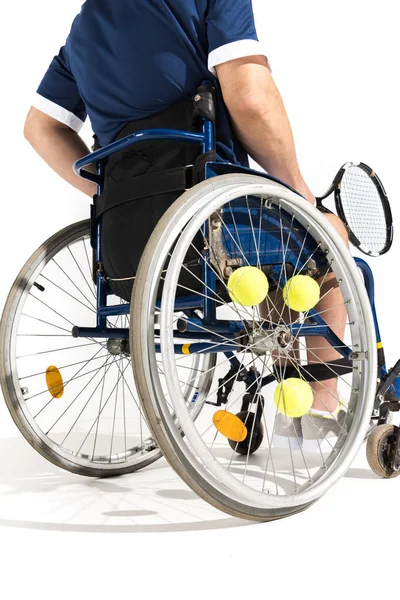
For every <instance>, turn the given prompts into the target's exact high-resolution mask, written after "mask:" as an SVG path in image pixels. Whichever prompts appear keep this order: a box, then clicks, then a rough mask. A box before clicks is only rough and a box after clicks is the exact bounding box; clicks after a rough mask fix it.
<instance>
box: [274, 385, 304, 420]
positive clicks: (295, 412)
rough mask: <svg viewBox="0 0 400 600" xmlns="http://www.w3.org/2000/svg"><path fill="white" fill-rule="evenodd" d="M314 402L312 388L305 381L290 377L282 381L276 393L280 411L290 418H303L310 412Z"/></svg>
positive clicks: (276, 402)
mask: <svg viewBox="0 0 400 600" xmlns="http://www.w3.org/2000/svg"><path fill="white" fill-rule="evenodd" d="M313 401H314V394H313V391H312V389H311V386H310V385H309V384H308V383H307V382H306V381H304V380H303V379H297V378H296V377H290V378H289V379H285V380H284V381H281V383H280V384H279V385H278V387H277V388H276V390H275V393H274V402H275V404H276V406H277V407H278V411H279V412H280V413H282V414H283V415H285V414H286V416H288V417H292V418H295V417H302V416H303V415H305V414H306V413H308V411H309V410H310V408H311V406H312V403H313Z"/></svg>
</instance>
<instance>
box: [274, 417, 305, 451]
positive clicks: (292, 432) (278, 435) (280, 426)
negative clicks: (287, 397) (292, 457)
mask: <svg viewBox="0 0 400 600" xmlns="http://www.w3.org/2000/svg"><path fill="white" fill-rule="evenodd" d="M302 443H303V434H302V430H301V419H300V418H294V419H292V418H291V417H287V416H286V415H283V414H282V413H278V414H277V415H276V417H275V429H274V435H273V438H272V445H273V446H274V448H290V450H299V449H300V448H301V446H302Z"/></svg>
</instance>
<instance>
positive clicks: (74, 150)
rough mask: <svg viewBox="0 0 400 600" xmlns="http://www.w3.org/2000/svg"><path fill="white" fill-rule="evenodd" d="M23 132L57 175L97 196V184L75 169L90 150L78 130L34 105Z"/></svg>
mask: <svg viewBox="0 0 400 600" xmlns="http://www.w3.org/2000/svg"><path fill="white" fill-rule="evenodd" d="M24 135H25V138H26V139H27V140H28V142H29V143H30V144H31V146H33V148H34V149H35V150H36V152H37V153H38V154H39V155H40V156H41V157H42V158H43V159H44V160H45V161H46V163H47V164H48V165H49V166H50V167H51V168H52V169H53V170H54V171H55V172H56V173H58V175H60V176H61V177H62V178H63V179H65V181H67V182H68V183H70V184H71V185H73V186H74V187H75V188H77V189H78V190H80V191H81V192H83V193H84V194H87V195H88V196H90V197H93V196H94V194H95V193H96V184H95V183H92V182H91V181H87V180H86V179H82V178H81V177H78V176H77V175H75V173H74V172H73V169H72V167H73V165H74V163H75V162H76V161H77V160H79V159H80V158H82V157H83V156H85V155H86V154H89V153H90V151H89V148H88V147H87V146H86V144H85V143H84V142H83V140H82V139H81V138H80V137H79V135H78V134H77V133H75V131H73V130H72V129H71V128H70V127H68V126H67V125H64V124H63V123H60V122H59V121H57V120H56V119H53V117H50V116H48V115H46V114H45V113H43V112H42V111H40V110H38V109H37V108H34V107H32V108H31V109H30V111H29V113H28V116H27V118H26V122H25V128H24ZM92 170H93V171H94V169H92Z"/></svg>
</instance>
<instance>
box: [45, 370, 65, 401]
mask: <svg viewBox="0 0 400 600" xmlns="http://www.w3.org/2000/svg"><path fill="white" fill-rule="evenodd" d="M46 384H47V389H48V390H49V392H50V394H51V395H52V396H53V398H61V396H62V395H63V394H64V382H63V378H62V375H61V373H60V371H59V370H58V369H57V367H48V368H47V370H46Z"/></svg>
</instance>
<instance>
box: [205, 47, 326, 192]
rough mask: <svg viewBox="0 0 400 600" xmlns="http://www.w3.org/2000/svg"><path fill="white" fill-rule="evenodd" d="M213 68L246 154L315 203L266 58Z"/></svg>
mask: <svg viewBox="0 0 400 600" xmlns="http://www.w3.org/2000/svg"><path fill="white" fill-rule="evenodd" d="M216 71H217V75H218V79H219V82H220V85H221V89H222V94H223V97H224V101H225V104H226V106H227V108H228V111H229V113H230V116H231V119H232V124H233V128H234V130H235V133H236V136H237V138H238V139H239V140H240V142H241V143H242V145H243V147H244V148H245V150H246V151H247V153H248V154H249V155H250V156H251V157H252V158H253V159H254V160H255V161H256V162H257V163H258V164H259V165H260V166H261V167H262V168H263V169H265V170H266V171H267V172H268V173H270V174H271V175H274V176H275V177H278V178H279V179H282V181H284V182H285V183H287V184H288V185H290V186H291V187H293V188H294V189H296V190H297V191H298V192H300V194H302V195H303V196H304V197H305V198H306V199H307V200H308V202H310V203H311V204H315V198H314V196H313V194H312V193H311V191H310V190H309V188H308V186H307V185H306V183H305V181H304V179H303V177H302V175H301V173H300V169H299V165H298V162H297V157H296V150H295V145H294V139H293V134H292V130H291V127H290V123H289V119H288V116H287V114H286V110H285V107H284V105H283V101H282V98H281V96H280V94H279V91H278V89H277V87H276V85H275V83H274V80H273V79H272V75H271V71H270V66H269V63H268V60H267V59H266V58H265V57H264V56H249V57H247V58H239V59H236V60H231V61H229V62H226V63H223V64H220V65H217V67H216Z"/></svg>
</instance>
